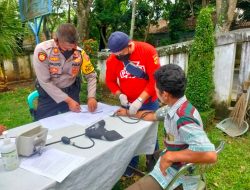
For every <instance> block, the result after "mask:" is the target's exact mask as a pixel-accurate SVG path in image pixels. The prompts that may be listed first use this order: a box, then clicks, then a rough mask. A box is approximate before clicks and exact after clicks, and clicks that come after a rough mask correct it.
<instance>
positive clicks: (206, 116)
mask: <svg viewBox="0 0 250 190" xmlns="http://www.w3.org/2000/svg"><path fill="white" fill-rule="evenodd" d="M200 115H201V119H202V122H203V126H204V128H205V127H207V126H211V125H212V124H213V123H214V117H215V110H214V109H210V110H208V111H205V112H200Z"/></svg>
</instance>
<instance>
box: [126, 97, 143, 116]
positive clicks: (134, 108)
mask: <svg viewBox="0 0 250 190" xmlns="http://www.w3.org/2000/svg"><path fill="white" fill-rule="evenodd" d="M141 106H142V101H140V100H139V99H138V98H137V99H136V100H135V101H134V102H133V103H132V104H131V105H130V107H129V111H128V112H129V114H130V115H135V114H136V112H137V111H138V110H139V109H140V108H141Z"/></svg>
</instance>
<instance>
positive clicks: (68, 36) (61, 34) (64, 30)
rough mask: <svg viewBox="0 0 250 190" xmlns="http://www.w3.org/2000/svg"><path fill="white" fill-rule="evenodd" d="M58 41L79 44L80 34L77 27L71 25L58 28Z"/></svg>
mask: <svg viewBox="0 0 250 190" xmlns="http://www.w3.org/2000/svg"><path fill="white" fill-rule="evenodd" d="M56 39H57V40H60V41H63V42H68V43H70V44H75V43H77V39H78V34H77V31H76V28H75V26H74V25H73V24H70V23H66V24H61V25H60V26H59V27H58V28H57V31H56Z"/></svg>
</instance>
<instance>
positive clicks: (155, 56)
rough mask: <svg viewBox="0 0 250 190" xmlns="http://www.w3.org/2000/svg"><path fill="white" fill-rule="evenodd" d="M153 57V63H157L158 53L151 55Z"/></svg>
mask: <svg viewBox="0 0 250 190" xmlns="http://www.w3.org/2000/svg"><path fill="white" fill-rule="evenodd" d="M153 59H154V64H158V62H159V61H158V59H159V57H158V55H157V54H155V55H154V56H153Z"/></svg>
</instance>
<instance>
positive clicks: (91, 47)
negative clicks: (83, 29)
mask: <svg viewBox="0 0 250 190" xmlns="http://www.w3.org/2000/svg"><path fill="white" fill-rule="evenodd" d="M83 47H84V51H85V52H86V53H87V55H88V56H89V57H90V60H91V63H92V64H93V66H94V67H95V71H96V73H97V76H98V78H99V76H100V70H99V69H98V68H97V53H98V42H97V41H96V40H93V39H88V40H84V41H83Z"/></svg>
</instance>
